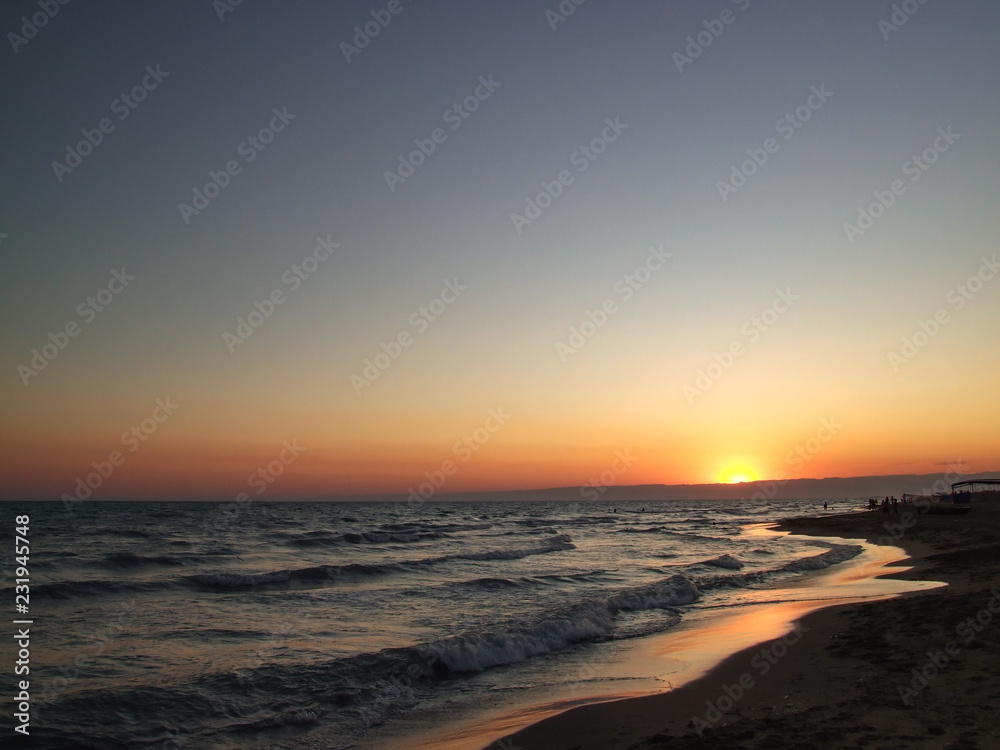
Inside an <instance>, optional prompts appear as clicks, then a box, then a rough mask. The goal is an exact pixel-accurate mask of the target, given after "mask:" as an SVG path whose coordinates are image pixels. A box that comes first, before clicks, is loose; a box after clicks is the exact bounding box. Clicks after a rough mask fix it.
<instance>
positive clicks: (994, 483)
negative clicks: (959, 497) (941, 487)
mask: <svg viewBox="0 0 1000 750" xmlns="http://www.w3.org/2000/svg"><path fill="white" fill-rule="evenodd" d="M951 491H952V493H953V494H954V493H956V492H1000V479H967V480H965V481H964V482H955V483H953V484H952V485H951Z"/></svg>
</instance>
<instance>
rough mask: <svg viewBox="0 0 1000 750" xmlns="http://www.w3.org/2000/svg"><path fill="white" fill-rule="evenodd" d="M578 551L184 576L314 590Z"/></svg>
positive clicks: (559, 543) (562, 539) (561, 544)
mask: <svg viewBox="0 0 1000 750" xmlns="http://www.w3.org/2000/svg"><path fill="white" fill-rule="evenodd" d="M572 549H576V546H575V545H574V544H573V542H572V540H571V539H570V537H569V536H567V535H565V534H560V535H558V536H554V537H551V538H550V539H547V540H546V542H545V543H544V544H541V545H538V546H535V547H521V548H514V549H492V550H483V551H482V552H467V553H465V554H453V555H441V556H439V557H428V558H424V559H421V560H406V561H401V562H390V563H375V564H364V563H350V564H348V565H318V566H313V567H309V568H299V569H294V570H292V569H289V570H276V571H269V572H263V573H241V572H230V571H223V572H213V573H198V574H194V575H188V576H184V578H185V579H186V580H188V581H191V582H192V583H195V584H198V585H201V586H205V587H208V588H213V589H220V590H224V591H241V590H260V589H266V588H290V587H299V588H304V587H310V586H316V585H319V584H328V583H331V582H335V581H338V580H356V579H359V578H368V577H374V576H384V575H390V574H402V573H411V572H414V571H417V570H420V569H423V568H428V567H432V566H435V565H440V564H443V563H449V562H453V561H457V560H470V561H488V560H519V559H521V558H525V557H531V556H533V555H546V554H549V553H552V552H563V551H568V550H572Z"/></svg>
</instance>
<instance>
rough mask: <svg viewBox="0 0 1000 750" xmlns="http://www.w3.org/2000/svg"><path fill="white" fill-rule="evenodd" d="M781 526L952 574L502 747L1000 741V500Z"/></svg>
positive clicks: (921, 573)
mask: <svg viewBox="0 0 1000 750" xmlns="http://www.w3.org/2000/svg"><path fill="white" fill-rule="evenodd" d="M777 529H778V530H784V531H788V532H790V533H792V534H805V535H810V536H824V537H829V536H837V537H842V538H846V539H863V540H866V541H869V542H872V543H876V544H881V545H892V546H896V547H901V548H902V549H903V550H905V551H906V553H907V554H908V555H909V560H908V561H907V565H908V566H909V568H908V569H904V570H903V571H902V572H900V571H896V572H893V570H892V568H887V569H886V576H888V577H898V578H905V579H909V580H924V581H940V582H944V583H946V584H947V586H942V587H938V588H934V589H932V590H928V591H923V592H915V593H911V594H905V595H901V596H898V597H896V598H892V599H887V600H882V601H875V602H867V603H860V604H848V605H840V606H832V607H827V608H824V609H820V610H818V611H815V612H812V613H810V614H807V615H806V616H805V617H803V618H802V619H801V620H800V621H798V622H797V623H796V625H795V626H794V627H793V628H792V629H791V631H790V632H789V633H788V634H786V635H785V636H783V637H782V638H780V639H775V640H771V641H768V642H765V643H762V644H757V645H755V646H752V647H749V648H745V649H743V650H741V651H739V652H738V653H736V654H734V655H732V656H730V657H728V658H726V659H725V660H724V661H723V662H722V663H720V664H718V665H717V666H716V667H715V668H713V669H711V671H709V672H708V673H707V674H706V675H704V676H702V677H700V678H699V679H697V680H694V681H693V682H690V683H688V684H685V685H683V686H681V687H679V688H677V689H674V690H671V691H670V692H665V693H661V694H658V695H652V696H646V697H641V698H632V699H626V700H616V701H610V702H605V703H596V704H592V705H587V706H581V707H578V708H574V709H572V710H569V711H566V712H563V713H560V714H557V715H555V716H552V717H550V718H547V719H545V720H543V721H540V722H538V723H536V724H534V725H532V726H529V727H527V728H525V729H523V730H521V731H518V732H516V733H515V734H513V735H510V736H509V737H507V738H504V739H502V740H498V741H497V742H495V743H494V744H493V745H491V747H495V748H507V749H508V750H512V749H513V748H520V750H534V749H535V748H538V749H539V750H541V749H542V748H546V749H547V750H587V749H589V748H594V749H595V750H596V749H597V748H601V749H602V750H616V749H617V748H621V749H622V750H626V749H628V750H653V749H655V748H720V747H739V748H812V747H816V748H819V747H823V748H867V747H877V748H890V747H898V748H970V749H971V748H996V747H1000V728H998V726H997V722H996V718H997V714H998V711H997V708H996V706H997V703H998V701H1000V653H998V650H997V646H998V645H1000V628H997V627H996V624H997V623H996V620H997V615H998V613H1000V587H998V586H997V582H998V575H997V574H998V572H1000V503H996V502H995V501H993V502H980V503H974V504H973V510H972V511H971V512H970V513H968V514H966V515H956V516H946V515H924V514H921V513H920V512H918V508H917V507H915V506H914V505H912V504H911V505H907V506H901V508H900V513H899V514H898V515H891V514H883V513H881V512H879V511H875V512H857V513H849V514H843V515H833V516H827V517H819V518H807V519H790V520H786V521H783V522H782V523H781V524H779V525H778V527H777Z"/></svg>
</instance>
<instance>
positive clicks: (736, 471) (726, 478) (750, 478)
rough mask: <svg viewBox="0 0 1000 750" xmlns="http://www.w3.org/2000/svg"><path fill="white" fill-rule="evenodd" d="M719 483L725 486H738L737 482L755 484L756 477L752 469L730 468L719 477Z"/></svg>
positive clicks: (743, 467)
mask: <svg viewBox="0 0 1000 750" xmlns="http://www.w3.org/2000/svg"><path fill="white" fill-rule="evenodd" d="M719 481H721V482H725V483H726V484H738V483H739V482H755V481H757V475H756V474H755V473H754V471H753V470H752V469H748V468H747V467H746V466H730V467H729V468H728V469H726V470H725V471H723V472H722V474H720V475H719Z"/></svg>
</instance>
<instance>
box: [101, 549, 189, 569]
mask: <svg viewBox="0 0 1000 750" xmlns="http://www.w3.org/2000/svg"><path fill="white" fill-rule="evenodd" d="M200 559H201V558H194V559H192V561H193V562H197V561H198V560H200ZM104 563H105V565H107V566H108V567H111V568H141V567H146V566H151V565H160V566H180V565H184V561H183V560H181V559H180V558H178V557H172V556H169V555H157V556H147V555H136V554H133V553H131V552H116V553H114V554H110V555H106V556H105V557H104Z"/></svg>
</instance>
